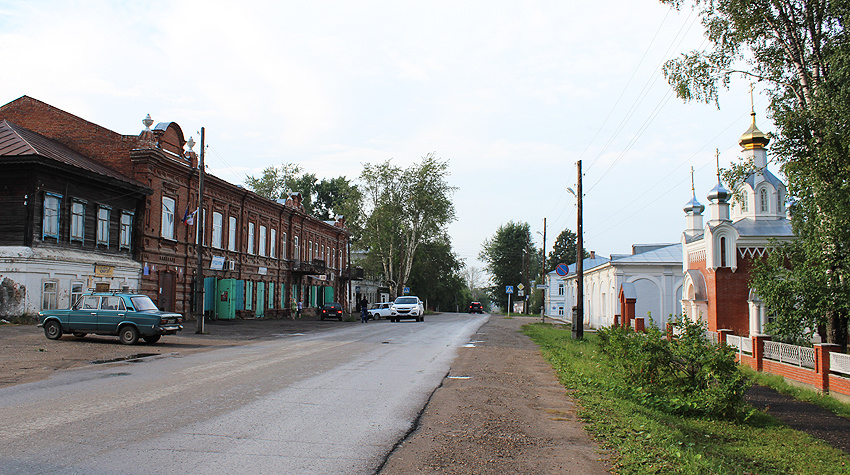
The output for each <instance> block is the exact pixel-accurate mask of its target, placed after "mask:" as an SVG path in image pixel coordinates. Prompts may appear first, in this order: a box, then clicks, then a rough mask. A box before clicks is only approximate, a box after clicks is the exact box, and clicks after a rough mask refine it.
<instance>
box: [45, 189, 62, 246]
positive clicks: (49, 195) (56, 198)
mask: <svg viewBox="0 0 850 475" xmlns="http://www.w3.org/2000/svg"><path fill="white" fill-rule="evenodd" d="M54 202H55V203H56V207H55V208H53V207H52V206H49V205H48V203H54ZM41 210H42V217H41V239H42V240H43V239H44V238H46V237H52V238H54V239H56V240H59V232H60V229H62V228H61V224H62V220H61V219H60V217H61V211H62V195H60V194H58V193H53V192H50V191H45V192H44V202H43V203H42V207H41Z"/></svg>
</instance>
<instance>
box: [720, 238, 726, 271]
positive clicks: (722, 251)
mask: <svg viewBox="0 0 850 475" xmlns="http://www.w3.org/2000/svg"><path fill="white" fill-rule="evenodd" d="M720 267H726V238H725V237H722V238H720Z"/></svg>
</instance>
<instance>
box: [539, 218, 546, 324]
mask: <svg viewBox="0 0 850 475" xmlns="http://www.w3.org/2000/svg"><path fill="white" fill-rule="evenodd" d="M540 284H541V285H543V286H544V287H541V289H540V302H541V303H540V323H545V322H546V287H545V285H546V218H543V267H542V268H541V269H540Z"/></svg>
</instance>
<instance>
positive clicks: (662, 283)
mask: <svg viewBox="0 0 850 475" xmlns="http://www.w3.org/2000/svg"><path fill="white" fill-rule="evenodd" d="M583 266H584V268H583V272H584V322H585V323H586V324H588V325H589V326H590V327H591V328H600V327H605V326H611V325H613V324H614V317H615V316H616V315H620V303H619V300H618V295H619V291H620V287H621V286H622V284H624V283H628V284H631V285H633V286H634V289H635V290H636V292H637V294H638V299H637V303H636V307H635V316H638V317H644V318H646V317H647V315H651V319H652V320H651V323H652V324H654V325H656V326H658V327H660V328H663V327H664V325H665V324H666V323H667V321H668V319H669V317H670V315H674V316H676V315H679V314H680V313H681V307H680V300H681V295H682V274H681V266H682V261H681V246H680V245H679V244H635V245H633V246H632V253H631V254H612V255H611V256H610V258H603V257H597V256H596V254H595V253H591V256H590V257H589V258H587V259H585V260H584V262H583ZM576 277H577V275H576V269H575V264H571V265H570V266H569V274H568V275H567V276H565V277H560V276H558V275H557V273H555V272H550V273H549V274H547V301H546V309H547V313H546V314H547V315H548V316H551V317H553V318H555V317H560V316H563V317H562V318H565V319H567V320H570V319H571V314H572V308H573V307H574V306H575V305H576V301H577V299H576V297H577V295H576V294H577V286H576ZM646 324H647V325H649V324H650V320H649V319H646Z"/></svg>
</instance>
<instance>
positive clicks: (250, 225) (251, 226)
mask: <svg viewBox="0 0 850 475" xmlns="http://www.w3.org/2000/svg"><path fill="white" fill-rule="evenodd" d="M253 253H254V223H248V254H253Z"/></svg>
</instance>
